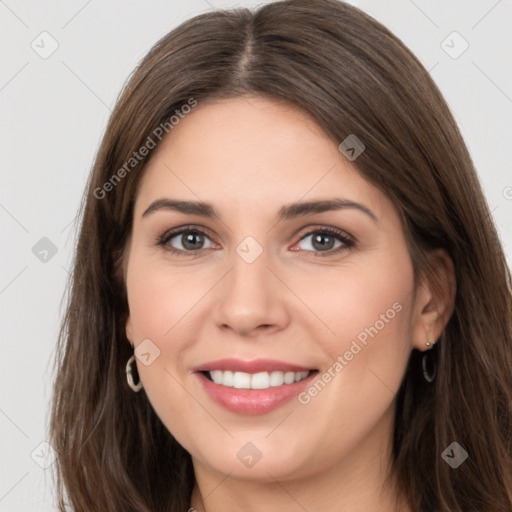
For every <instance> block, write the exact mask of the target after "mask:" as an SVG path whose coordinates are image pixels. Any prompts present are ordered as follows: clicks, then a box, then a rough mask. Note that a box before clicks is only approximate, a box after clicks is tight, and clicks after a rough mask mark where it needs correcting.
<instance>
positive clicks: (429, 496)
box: [50, 0, 512, 512]
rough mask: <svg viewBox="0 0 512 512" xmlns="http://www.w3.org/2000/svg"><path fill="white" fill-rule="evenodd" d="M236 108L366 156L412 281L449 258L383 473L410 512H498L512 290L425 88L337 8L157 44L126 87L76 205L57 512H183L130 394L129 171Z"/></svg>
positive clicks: (511, 359) (250, 15)
mask: <svg viewBox="0 0 512 512" xmlns="http://www.w3.org/2000/svg"><path fill="white" fill-rule="evenodd" d="M244 94H254V95H262V96H265V97H269V98H274V99H279V100H286V101H288V102H290V103H291V104H294V105H296V106H298V107H300V108H302V109H303V110H305V111H307V112H309V113H310V114H311V115H312V116H313V118H314V119H315V120H316V121H317V122H318V124H319V125H320V126H321V127H322V128H323V129H324V130H325V131H326V133H327V134H329V136H331V137H332V140H333V141H334V142H335V143H336V144H339V143H340V142H341V141H343V140H344V139H345V138H346V137H347V136H348V135H350V134H355V135H356V136H357V137H358V138H359V139H360V140H361V141H362V142H363V143H364V144H365V147H366V149H365V151H364V152H363V153H362V154H361V155H360V156H359V158H358V159H357V161H355V162H354V164H355V165H356V167H357V169H358V170H359V172H360V173H361V174H362V176H364V177H365V178H366V179H367V180H368V181H369V182H371V183H372V184H374V185H375V186H377V187H378V188H379V189H380V190H381V191H383V192H384V193H385V194H386V195H387V196H388V197H389V198H390V199H391V200H392V201H393V202H394V204H395V205H396V207H397V209H398V210H399V212H400V214H401V216H402V219H403V223H404V232H405V235H406V238H407V243H408V246H409V250H410V254H411V259H412V262H413V265H414V269H415V276H420V275H422V274H425V273H426V272H428V271H429V269H428V266H427V259H426V255H427V253H428V251H429V250H431V249H433V248H438V247H442V248H444V249H446V250H447V251H448V253H449V255H450V256H451V258H452V260H453V262H454V266H455V273H456V280H457V292H456V298H455V309H454V312H453V314H452V316H451V318H450V320H449V322H448V325H447V327H446V329H445V331H444V333H443V335H442V336H441V339H440V340H439V342H438V343H437V344H436V346H435V348H434V349H433V351H432V352H431V354H432V356H433V357H434V358H435V360H436V362H437V376H436V379H435V381H434V382H433V383H432V384H427V383H426V382H425V381H424V380H423V378H422V377H421V366H420V365H419V364H418V363H419V357H418V356H419V355H421V353H420V352H418V351H417V350H415V349H414V350H412V353H411V357H410V360H409V364H408V367H407V370H406V374H405V376H404V380H403V383H402V386H401V388H400V390H399V393H398V395H397V401H396V420H395V431H394V446H393V468H392V472H393V474H394V475H395V476H396V478H397V479H398V482H399V485H400V488H401V489H402V491H403V493H404V495H405V497H406V499H407V500H408V501H409V503H410V504H411V506H412V508H413V510H414V511H418V512H420V511H421V512H427V511H428V512H430V511H432V510H439V511H440V512H448V511H450V512H463V511H464V512H466V511H468V510H472V511H490V510H492V511H493V512H499V511H503V512H505V511H507V512H510V510H512V446H511V445H512V410H511V409H512V377H511V368H512V328H511V327H512V326H511V315H512V307H511V306H512V304H511V302H512V301H511V289H512V285H511V278H510V271H509V269H508V267H507V263H506V260H505V257H504V254H503V250H502V247H501V245H500V242H499V239H498V236H497V232H496V229H495V227H494V225H493V222H492V218H491V215H490V213H489V209H488V206H487V203H486V201H485V198H484V195H483V193H482V189H481V187H480V184H479V182H478V179H477V176H476V173H475V169H474V166H473V163H472V161H471V158H470V156H469V154H468V151H467V149H466V146H465V144H464V142H463V140H462V138H461V135H460V133H459V130H458V128H457V125H456V123H455V122H454V119H453V117H452V115H451V114H450V111H449V108H448V106H447V105H446V103H445V101H444V100H443V98H442V96H441V93H440V92H439V90H438V88H437V87H436V85H435V84H434V82H433V81H432V79H431V78H430V76H429V74H428V73H427V72H426V70H425V69H424V68H423V67H422V65H421V64H420V63H419V61H418V60H417V59H416V58H415V57H414V56H413V55H412V53H411V52H410V51H409V50H408V49H407V48H406V47H405V46H404V45H403V44H402V43H401V41H400V40H398V39H397V38H396V37H395V36H393V35H392V34H391V33H390V32H389V31H388V30H387V29H386V28H385V27H383V26H382V25H380V24H379V23H377V22H376V21H375V20H373V19H372V18H371V17H369V16H368V15H366V14H364V13H363V12H361V11H360V10H358V9H356V8H355V7H352V6H349V5H346V4H344V3H342V2H338V1H335V0H317V1H315V2H311V1H306V0H287V1H278V2H274V3H271V4H268V5H265V6H262V7H260V8H259V9H257V10H256V11H254V12H251V11H250V10H248V9H236V10H232V11H216V12H210V13H207V14H202V15H199V16H196V17H194V18H192V19H190V20H188V21H186V22H185V23H183V24H181V25H180V26H179V27H178V28H176V29H175V30H173V31H172V32H170V33H169V34H168V35H166V36H165V37H164V38H163V39H161V40H160V41H159V42H158V43H157V44H156V45H155V46H154V47H153V48H152V49H151V51H150V52H149V54H148V55H147V56H146V57H145V58H144V59H143V60H142V62H141V63H140V65H139V66H138V67H137V69H136V70H135V72H134V74H133V75H132V77H131V78H130V80H129V82H128V83H127V85H126V86H125V88H124V90H123V92H122V94H121V96H120V98H119V100H118V102H117V105H116V107H115V109H114V111H113V113H112V116H111V118H110V121H109V123H108V126H107V129H106V133H105V135H104V137H103V141H102V144H101V146H100V149H99V151H98V154H97V157H96V160H95V163H94V167H93V169H92V173H91V175H90V178H89V182H88V186H87V190H86V192H85V195H84V198H83V203H82V207H81V226H80V232H79V239H78V244H77V248H76V256H75V261H74V268H73V272H72V276H71V279H70V283H69V293H68V303H67V310H66V314H65V317H64V319H63V323H62V327H61V331H60V336H59V341H58V344H57V349H56V358H55V365H56V380H55V385H54V397H53V404H52V410H51V424H50V442H51V444H52V445H53V447H54V448H55V450H56V452H57V455H58V458H57V462H56V464H55V469H56V480H57V486H58V496H59V503H58V505H59V509H60V510H62V511H65V510H66V508H65V503H66V502H67V501H69V503H70V504H71V505H72V510H75V511H94V512H97V511H99V510H101V511H102V512H109V511H112V512H113V511H116V512H119V511H121V510H122V511H123V512H128V511H137V512H141V511H144V512H158V511H162V512H163V511H166V512H169V511H171V512H172V511H180V512H183V511H184V510H187V509H188V506H189V498H190V494H191V491H192V487H193V484H194V473H193V468H192V464H191V458H190V455H189V454H188V453H187V452H186V451H185V450H184V449H183V448H182V447H181V446H180V445H179V444H178V443H177V442H176V440H175V439H174V438H173V436H172V435H171V434H170V433H169V432H168V431H167V429H166V428H165V426H164V425H163V424H162V422H161V421H160V419H159V418H158V417H157V415H156V414H155V412H154V410H153V409H152V407H151V405H150V403H149V400H148V398H147V396H146V395H145V392H144V391H142V392H141V393H133V392H132V391H131V390H130V388H129V387H128V385H127V382H126V376H125V365H126V361H127V360H128V358H129V357H130V356H131V355H132V351H131V350H130V345H129V343H128V341H127V339H126V335H125V322H126V318H127V313H128V306H127V297H126V289H125V286H124V282H123V275H122V272H121V271H120V264H119V262H120V260H121V256H122V254H123V249H124V247H125V244H126V241H127V237H128V236H129V234H130V232H131V225H132V214H133V203H134V197H135V192H136V188H137V184H138V183H139V181H140V178H141V176H142V174H143V171H144V168H145V167H146V164H147V162H148V160H149V158H150V156H151V152H149V154H148V155H147V156H145V157H143V158H140V159H139V160H137V164H136V165H131V166H130V167H127V166H126V163H127V162H128V161H129V160H130V158H131V157H132V155H133V153H134V152H137V151H138V150H139V149H140V148H141V147H142V146H144V145H145V144H147V141H148V137H151V136H152V134H154V133H155V130H156V129H157V128H158V127H159V126H162V125H163V126H167V130H166V132H167V131H168V132H169V133H171V136H172V129H171V127H170V124H169V119H170V118H171V116H172V115H173V114H174V113H175V111H176V110H180V109H181V108H183V106H184V105H186V104H190V101H191V99H193V101H197V102H198V104H199V105H200V104H201V101H204V100H206V99H207V98H229V97H236V96H240V95H244ZM165 123H167V125H166V124H165ZM153 139H154V135H153ZM132 164H133V162H132ZM123 166H125V167H124V169H125V172H124V173H122V172H118V170H120V169H122V168H123ZM114 174H116V176H117V178H116V179H114V178H113V175H114ZM121 175H122V176H121ZM120 176H121V177H120ZM107 183H110V185H106V184H107ZM454 441H456V442H458V443H459V444H460V445H461V446H462V447H463V448H464V449H465V450H466V451H467V453H468V455H469V457H468V458H467V460H466V461H465V462H464V463H463V464H462V465H460V466H459V467H458V468H457V469H453V468H451V467H450V466H449V465H448V464H447V463H446V462H445V461H444V460H443V458H442V457H441V454H442V452H443V451H444V450H445V449H446V448H447V447H448V446H449V445H450V444H451V443H452V442H454Z"/></svg>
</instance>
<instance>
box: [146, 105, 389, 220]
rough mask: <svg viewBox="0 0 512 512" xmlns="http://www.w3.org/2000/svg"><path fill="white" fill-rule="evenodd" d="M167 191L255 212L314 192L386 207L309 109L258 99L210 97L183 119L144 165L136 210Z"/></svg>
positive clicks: (377, 208)
mask: <svg viewBox="0 0 512 512" xmlns="http://www.w3.org/2000/svg"><path fill="white" fill-rule="evenodd" d="M164 196H170V197H179V198H185V199H190V200H199V199H201V200H208V201H209V202H213V203H216V204H223V205H225V206H226V207H231V208H234V207H236V206H238V207H240V208H243V209H245V210H246V211H248V212H251V211H254V213H256V212H258V213H259V214H260V215H261V207H262V205H267V206H268V207H269V208H271V209H273V210H276V211H277V209H278V208H279V207H280V206H281V205H282V204H284V203H291V202H295V201H300V200H308V199H312V198H318V197H342V198H345V199H349V200H353V201H359V202H363V203H366V204H371V205H372V208H373V210H374V211H375V212H376V213H377V214H378V215H379V214H380V215H382V214H384V213H385V212H384V210H385V209H386V207H389V204H388V205H386V204H385V203H386V198H385V196H384V195H383V194H382V193H381V192H380V191H379V190H378V189H376V188H375V187H374V186H373V185H371V183H369V182H368V181H367V180H365V179H364V178H363V177H362V176H361V175H360V174H359V173H358V172H357V170H356V169H355V168H354V166H353V165H352V164H351V163H350V162H349V161H348V160H347V159H346V158H345V157H344V156H343V155H342V154H341V153H340V152H339V150H338V145H337V144H336V142H335V141H333V140H332V138H331V137H330V136H329V135H327V134H326V133H325V132H324V131H323V130H322V129H321V128H320V126H319V125H318V124H316V123H315V121H314V120H313V119H312V118H311V117H310V116H309V115H308V114H307V113H305V112H303V111H301V110H300V109H298V108H296V107H294V106H292V105H290V104H288V103H284V102H277V101H275V100H270V99H266V98H260V97H240V98H233V99H222V100H209V101H207V102H204V103H200V104H199V105H198V106H197V107H196V108H195V109H194V110H193V111H192V112H190V113H189V114H187V115H185V116H184V117H183V118H182V119H180V121H179V123H178V124H177V125H176V126H174V128H173V129H172V131H171V132H170V133H169V135H167V136H166V137H165V138H164V139H163V141H162V142H161V143H160V144H159V146H157V148H156V149H155V150H154V153H153V155H152V157H151V160H150V161H149V164H148V165H147V167H146V169H145V171H144V176H143V178H142V180H141V183H140V186H139V191H138V196H137V200H136V214H137V213H139V214H140V213H142V210H143V208H145V207H147V205H148V204H149V203H150V202H151V201H154V200H155V199H157V198H159V197H164Z"/></svg>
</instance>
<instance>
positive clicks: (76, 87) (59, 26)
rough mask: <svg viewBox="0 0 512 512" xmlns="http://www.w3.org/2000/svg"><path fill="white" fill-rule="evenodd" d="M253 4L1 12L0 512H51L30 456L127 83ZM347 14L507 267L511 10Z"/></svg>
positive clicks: (499, 5) (486, 3)
mask: <svg viewBox="0 0 512 512" xmlns="http://www.w3.org/2000/svg"><path fill="white" fill-rule="evenodd" d="M261 3H262V2H256V1H247V2H238V3H235V2H234V1H233V0H224V1H221V0H213V1H212V0H193V1H188V2H186V3H185V2H179V1H178V0H171V1H170V0H159V1H153V2H142V1H140V0H139V1H126V0H125V1H124V2H123V1H121V0H109V1H103V2H100V1H99V0H89V1H87V0H73V1H67V2H58V1H46V2H28V1H26V0H25V1H15V0H5V1H2V0H0V23H1V30H0V39H1V46H0V48H1V52H2V53H1V59H2V60H1V63H2V65H1V70H0V102H1V117H0V120H1V124H2V137H1V142H0V144H1V146H0V155H1V161H2V173H1V197H0V222H1V227H2V230H1V247H2V256H1V257H2V260H1V270H0V300H1V305H2V309H1V328H2V345H1V350H2V352H1V359H0V361H1V363H0V364H1V365H0V379H1V388H0V433H1V434H0V454H1V464H0V468H1V469H0V471H1V473H0V475H1V480H0V510H1V511H3V512H7V511H9V512H18V511H28V510H37V511H40V512H45V511H51V510H55V508H54V506H53V505H52V485H51V479H50V476H49V470H45V469H44V468H43V467H41V464H42V465H43V466H44V464H48V463H50V462H51V449H48V448H47V449H46V452H45V448H44V446H45V445H42V446H40V443H42V442H44V441H45V440H46V439H47V426H46V425H47V417H48V404H49V400H50V394H51V383H52V376H51V375H50V372H49V368H50V366H49V363H50V362H51V358H52V354H53V349H54V344H55V339H56V334H57V330H58V325H59V319H60V315H61V312H62V311H61V309H60V301H61V297H62V294H63V291H64V286H65V282H66V278H67V276H68V270H69V268H70V266H71V256H72V248H73V246H74V242H75V234H76V233H75V231H74V224H73V222H72V221H73V219H74V218H75V216H76V213H77V208H78V204H79V200H80V198H81V194H82V191H83V187H84V185H85V181H86V178H87V175H88V173H89V170H90V168H91V164H92V160H93V157H94V154H95V151H96V149H97V147H98V144H99V140H100V137H101V135H102V133H103V130H104V128H105V125H106V122H107V119H108V116H109V114H110V109H111V108H112V106H113V104H114V102H115V100H116V98H117V96H118V93H119V92H120V89H121V87H122V85H123V83H124V81H125V80H126V78H127V77H128V75H129V74H130V73H131V71H132V70H133V69H134V67H135V65H136V64H137V62H138V61H139V60H140V59H141V58H142V57H143V56H144V55H145V53H146V52H147V51H148V50H149V48H150V47H151V46H152V45H153V44H154V43H155V42H156V41H157V40H158V39H159V38H160V37H162V36H163V35H164V34H166V33H167V32H168V31H170V30H171V29H172V28H174V27H175V26H176V25H178V24H179V23H181V22H182V21H184V20H185V19H187V18H189V17H191V16H193V15H196V14H199V13H201V12H205V11H208V10H211V9H213V8H218V7H233V6H235V5H243V6H248V7H252V6H255V5H258V4H261ZM351 3H353V4H355V5H357V6H359V7H360V8H362V9H363V10H364V11H366V12H367V13H369V14H371V15H373V16H374V17H375V18H376V19H377V20H379V21H381V22H382V23H384V24H385V25H386V26H387V27H388V28H390V29H391V30H392V31H393V32H394V33H395V34H396V35H398V36H399V37H400V38H401V39H402V40H403V41H404V42H405V44H406V45H407V46H409V48H411V50H412V51H413V52H414V53H415V54H416V55H417V56H418V57H419V59H420V60H421V61H422V62H423V64H424V65H425V67H426V68H427V69H428V70H430V72H431V75H432V77H433V78H434V80H435V81H436V82H437V84H438V85H439V87H440V88H441V91H442V92H443V94H444V95H445V97H446V99H447V101H448V103H449V105H450V107H451V109H452V111H453V113H454V115H455V117H456V119H457V122H458V123H459V126H460V128H461V130H462V133H463V136H464V137H465V140H466V142H467V145H468V147H469V150H470V152H471V155H472V157H473V159H474V162H475V165H476V167H477V170H478V173H479V175H480V178H481V180H482V183H483V186H484V189H485V193H486V195H487V199H488V202H489V205H490V208H491V210H492V212H493V216H494V219H495V221H496V224H497V226H498V229H499V232H500V235H501V238H502V241H503V243H504V246H505V250H506V252H507V256H508V261H509V264H510V261H511V255H512V243H511V240H512V225H511V219H512V173H511V172H510V161H511V152H512V150H511V147H512V116H511V112H512V73H511V69H510V62H511V58H510V57H511V53H512V52H511V42H512V31H511V30H510V19H512V2H511V1H510V0H499V1H498V0H472V1H466V0H443V1H441V0H437V1H427V0H415V1H412V0H392V1H383V0H380V1H379V0H360V1H357V0H354V1H352V2H351ZM43 31H47V32H48V33H49V34H51V37H52V38H54V39H55V40H56V41H57V43H58V48H57V50H56V51H55V52H54V53H53V54H52V55H51V56H49V57H48V58H46V59H43V58H41V57H40V56H39V55H38V53H36V51H34V50H33V49H32V47H31V45H32V44H33V45H34V46H36V48H37V47H38V48H39V51H48V49H49V48H50V43H51V41H50V39H48V36H40V34H41V33H42V32H43ZM453 31H457V32H458V33H459V34H460V35H461V36H462V38H464V40H466V41H467V43H468V44H469V47H468V49H467V50H466V51H465V52H464V53H462V55H460V56H459V57H458V58H456V59H454V58H452V57H451V56H450V55H448V53H446V51H445V49H446V50H448V51H449V52H451V53H452V55H454V54H456V53H458V52H459V51H460V49H462V48H463V46H462V45H463V44H464V42H463V41H462V40H461V39H457V36H450V37H449V38H448V39H446V38H447V36H449V35H450V34H451V33H452V32H453ZM44 37H46V39H44ZM445 40H446V41H445ZM443 41H445V43H444V44H443V46H444V49H443V47H442V42H443ZM450 47H451V48H450ZM507 62H508V63H509V64H507ZM43 237H47V238H49V239H50V240H51V241H52V242H53V244H54V245H55V246H56V249H57V253H56V254H55V255H54V256H53V257H50V256H51V253H50V254H49V255H48V256H47V260H48V261H46V262H43V261H41V260H40V259H39V258H38V257H36V255H35V254H34V253H33V252H32V247H33V246H34V245H35V244H36V243H37V242H38V241H39V240H40V239H41V238H43ZM43 256H44V255H40V257H43ZM34 450H35V452H34ZM36 461H39V464H38V463H37V462H36Z"/></svg>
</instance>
